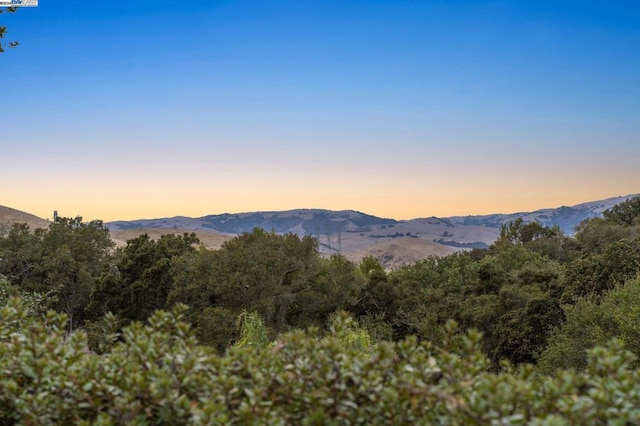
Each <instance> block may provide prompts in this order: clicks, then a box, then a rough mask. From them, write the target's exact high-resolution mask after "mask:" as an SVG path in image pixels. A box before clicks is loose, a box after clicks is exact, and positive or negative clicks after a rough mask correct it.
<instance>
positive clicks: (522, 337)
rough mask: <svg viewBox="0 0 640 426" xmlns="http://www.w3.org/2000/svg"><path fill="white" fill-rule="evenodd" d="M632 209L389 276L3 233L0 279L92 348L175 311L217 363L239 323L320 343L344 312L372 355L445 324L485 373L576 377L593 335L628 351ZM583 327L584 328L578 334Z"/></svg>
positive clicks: (639, 246) (78, 226) (235, 252)
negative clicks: (382, 345)
mask: <svg viewBox="0 0 640 426" xmlns="http://www.w3.org/2000/svg"><path fill="white" fill-rule="evenodd" d="M638 204H639V202H638V199H631V200H629V201H628V202H625V203H623V204H621V205H619V206H616V207H614V208H613V209H611V210H609V211H607V212H605V214H604V215H603V217H602V218H597V219H591V220H587V221H585V222H583V223H582V224H581V225H580V226H579V227H578V229H577V233H576V235H575V237H570V236H566V235H563V234H562V232H561V231H560V230H559V229H558V228H546V227H544V226H542V225H540V224H537V223H528V224H525V223H524V222H522V221H516V222H513V223H511V224H507V225H504V226H503V227H502V228H501V231H500V237H499V238H498V240H497V241H496V243H495V244H494V245H493V246H491V247H489V248H488V249H476V250H473V251H469V252H459V253H456V254H453V255H450V256H447V257H443V258H435V257H434V258H429V259H426V260H423V261H419V262H416V263H414V264H411V265H407V266H404V267H402V268H399V269H397V270H393V271H385V270H384V268H383V267H382V266H381V265H380V262H379V261H377V260H376V259H375V258H372V257H367V258H364V259H363V260H362V261H361V262H360V263H358V264H356V263H353V262H350V261H349V260H347V259H346V258H345V257H343V256H340V255H333V256H330V257H323V256H321V255H320V253H319V251H318V246H317V241H316V240H315V239H313V238H311V237H299V236H297V235H293V234H287V235H278V234H275V233H274V232H266V231H264V230H262V229H254V230H253V231H252V232H248V233H245V234H242V235H240V236H238V237H236V238H233V239H231V240H229V241H227V242H226V243H225V244H223V246H222V247H221V248H220V249H218V250H209V249H207V248H205V247H204V246H201V245H198V244H199V242H198V240H197V238H196V237H195V235H193V234H183V235H178V236H176V235H165V236H163V237H161V238H159V239H157V240H153V239H151V238H150V237H149V236H147V235H141V236H139V237H137V238H134V239H131V240H129V241H128V242H127V244H126V245H125V246H123V247H121V248H118V249H114V246H113V243H112V242H111V240H110V239H109V233H108V230H107V229H106V228H105V227H104V226H103V224H102V223H101V222H99V221H95V222H90V223H83V222H82V221H81V219H80V218H75V219H69V218H59V219H58V220H56V222H55V223H52V224H51V225H50V227H49V228H48V229H44V230H35V231H32V230H30V229H29V228H28V227H27V226H26V225H21V224H16V225H14V226H13V227H11V228H8V229H4V230H3V232H2V233H1V234H0V274H1V275H2V276H3V277H5V278H4V279H5V280H7V281H8V282H9V283H10V286H11V288H13V289H17V291H20V292H27V293H32V294H40V295H44V298H43V299H42V300H43V303H44V304H45V305H46V307H48V308H53V309H55V310H57V311H59V312H63V313H65V314H66V315H68V317H69V322H68V325H69V331H71V330H74V329H76V328H78V327H81V328H85V329H86V330H87V332H88V333H89V337H90V342H91V345H98V343H99V342H103V341H104V339H103V338H101V337H100V336H101V333H102V334H104V333H106V330H107V329H109V327H107V325H106V324H105V323H104V319H103V315H104V314H105V313H107V312H110V313H112V314H113V317H112V320H113V321H112V324H115V325H116V329H119V328H122V327H124V326H125V325H127V324H130V323H132V322H136V321H144V320H146V319H147V318H149V317H150V316H152V315H153V313H154V312H155V311H157V310H161V309H172V307H174V306H176V305H177V304H186V305H187V306H188V310H187V311H186V317H185V318H186V319H187V320H188V321H189V323H190V324H191V326H192V327H193V330H194V333H195V336H196V337H197V338H198V339H199V341H200V342H201V343H203V344H207V345H211V346H213V347H214V348H215V349H216V350H217V351H218V352H219V353H224V352H225V351H226V350H227V349H228V348H229V347H230V346H231V345H233V343H234V342H236V341H238V339H241V335H240V333H241V329H240V328H238V325H237V319H238V318H239V317H243V318H248V317H251V318H254V317H255V318H259V319H260V321H261V324H263V325H264V327H265V333H266V336H268V338H269V339H276V338H277V336H279V335H280V334H281V333H283V332H287V331H290V330H294V329H300V328H307V327H316V328H317V330H319V331H326V330H328V329H329V328H330V321H331V318H333V317H334V316H335V313H336V312H338V311H343V310H344V311H348V312H350V313H351V314H352V315H353V317H354V319H355V320H357V321H358V322H359V324H360V326H361V327H362V328H363V330H366V332H367V333H368V335H369V336H370V338H371V339H373V341H374V342H381V341H384V340H395V341H399V340H402V339H405V338H407V337H409V336H411V335H413V336H416V337H417V338H418V339H420V340H423V341H431V342H432V343H433V344H435V345H439V344H442V342H444V340H445V338H446V335H445V333H444V329H445V324H447V321H449V320H455V321H456V322H457V324H458V325H459V327H460V330H468V329H476V330H478V331H480V332H481V333H482V334H483V336H484V337H483V339H482V343H481V348H482V350H483V352H484V354H485V355H486V356H487V357H488V359H489V360H490V361H491V364H492V366H493V367H492V368H498V365H499V364H500V362H502V361H504V360H507V361H510V362H512V363H514V364H527V363H532V364H537V363H538V362H540V363H541V368H543V369H544V371H547V372H550V371H553V370H554V369H555V368H561V367H565V366H572V367H576V368H582V367H584V366H585V365H586V355H585V354H586V350H587V349H589V348H590V347H592V346H593V345H595V344H603V343H605V341H606V339H605V338H604V337H605V336H606V337H611V336H617V337H619V338H620V339H622V341H624V342H625V343H626V344H627V345H628V347H629V349H631V350H632V351H634V353H638V352H639V351H640V344H637V342H635V340H636V337H635V335H634V334H633V329H632V327H631V326H630V325H629V323H628V322H624V321H623V320H624V319H625V318H635V315H636V314H637V313H636V312H635V310H636V308H635V307H634V306H635V305H634V303H635V302H634V303H631V302H629V301H633V300H635V299H634V297H635V290H634V288H635V287H634V285H636V284H637V279H638V270H639V267H640V235H639V233H638V227H639V225H638V221H639V219H638V217H639V215H638V211H639V209H638ZM614 307H615V309H614ZM616 309H617V310H618V313H617V314H616V315H613V312H614V311H615V310H616ZM587 319H589V320H590V321H591V323H592V324H593V326H589V325H586V326H584V327H582V329H581V326H580V324H587ZM607 324H608V325H607ZM112 331H113V330H112ZM116 331H117V330H116ZM110 332H111V331H110ZM572 348H573V349H572ZM94 349H96V350H98V348H97V346H96V347H95V348H94ZM639 355H640V353H639Z"/></svg>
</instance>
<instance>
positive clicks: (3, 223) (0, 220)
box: [0, 206, 50, 231]
mask: <svg viewBox="0 0 640 426" xmlns="http://www.w3.org/2000/svg"><path fill="white" fill-rule="evenodd" d="M14 223H26V224H27V225H29V227H30V228H31V229H36V228H48V227H49V223H50V222H49V221H48V220H44V219H42V218H39V217H38V216H34V215H32V214H30V213H25V212H23V211H20V210H16V209H12V208H10V207H4V206H0V231H1V230H2V228H3V227H4V228H7V227H10V226H11V225H12V224H14Z"/></svg>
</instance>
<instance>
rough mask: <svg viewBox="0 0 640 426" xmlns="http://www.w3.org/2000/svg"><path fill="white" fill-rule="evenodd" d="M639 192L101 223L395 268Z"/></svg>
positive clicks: (565, 223) (565, 221)
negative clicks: (414, 209) (270, 240)
mask: <svg viewBox="0 0 640 426" xmlns="http://www.w3.org/2000/svg"><path fill="white" fill-rule="evenodd" d="M636 196H638V195H626V196H618V197H612V198H607V199H605V200H599V201H592V202H587V203H582V204H578V205H574V206H570V207H569V206H562V207H558V208H547V209H541V210H536V211H533V212H520V213H507V214H500V213H496V214H489V215H477V216H451V217H435V216H431V217H425V218H416V219H410V220H395V219H389V218H380V217H376V216H372V215H369V214H366V213H361V212H358V211H354V210H342V211H332V210H323V209H297V210H288V211H279V212H276V211H272V212H252V213H235V214H231V213H225V214H219V215H208V216H203V217H199V218H190V217H185V216H177V217H171V218H160V219H142V220H132V221H114V222H108V223H106V226H107V227H108V228H109V230H110V231H111V235H112V238H113V239H114V241H116V243H117V244H118V245H123V244H125V242H126V240H128V239H130V238H134V237H135V236H137V235H140V234H142V233H148V234H149V235H150V236H151V237H158V236H159V235H161V234H164V233H176V232H196V234H197V235H198V237H199V238H200V239H201V241H202V242H203V243H204V244H205V245H207V246H208V247H210V248H218V247H220V245H221V244H222V243H223V242H224V241H226V240H227V239H229V238H232V237H233V236H235V235H238V234H241V233H244V232H249V231H251V230H252V229H253V228H256V227H257V228H262V229H265V230H267V231H274V232H276V233H294V234H296V235H299V236H304V235H310V236H313V237H315V238H317V239H318V241H319V247H320V251H321V252H322V253H325V254H331V253H342V254H344V255H345V256H347V257H348V258H350V259H352V260H356V261H357V260H359V259H361V258H362V257H364V256H367V255H373V256H375V257H377V258H379V259H380V260H381V261H382V262H383V263H384V264H385V266H387V267H389V268H393V267H397V266H400V265H402V264H406V263H412V262H415V261H417V260H420V259H423V258H426V257H428V256H432V255H435V256H444V255H447V254H450V253H453V252H455V251H459V250H464V249H470V248H483V247H488V246H489V245H490V244H492V243H493V242H494V241H495V240H496V238H497V237H498V235H499V232H500V227H501V226H502V225H503V224H506V223H509V222H511V221H514V220H516V219H518V218H522V219H523V220H524V221H525V222H532V221H536V222H538V223H540V224H542V225H545V226H554V225H558V226H559V227H560V228H561V229H562V230H563V231H564V232H565V233H566V234H569V235H571V234H572V233H573V232H574V230H575V226H576V225H577V224H579V223H580V222H582V221H583V220H585V219H589V218H592V217H598V216H601V215H602V212H603V211H605V210H607V209H609V208H611V207H613V206H614V205H616V204H618V203H620V202H622V201H625V200H627V199H629V198H633V197H636ZM19 213H22V212H19V211H17V210H14V209H9V208H6V207H1V206H0V223H2V222H17V221H25V222H28V223H30V225H31V226H32V227H36V226H46V224H47V223H48V222H46V221H45V220H43V219H39V218H37V217H35V216H33V215H29V214H27V213H23V214H24V215H25V216H24V217H23V220H18V219H19V218H20V217H21V216H20V214H19ZM27 219H28V220H27Z"/></svg>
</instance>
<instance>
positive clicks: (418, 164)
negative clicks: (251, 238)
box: [0, 0, 640, 221]
mask: <svg viewBox="0 0 640 426" xmlns="http://www.w3.org/2000/svg"><path fill="white" fill-rule="evenodd" d="M0 25H6V26H7V27H8V34H7V37H8V38H7V40H6V41H10V40H18V41H19V42H20V43H21V45H20V46H19V47H18V48H17V49H12V50H9V51H7V53H4V54H1V55H0V71H1V72H2V76H3V84H2V88H1V89H0V104H1V105H2V119H1V121H0V205H4V206H7V207H12V208H16V209H20V210H24V211H27V212H30V213H33V214H36V215H38V216H40V217H44V218H50V217H51V216H52V212H53V210H54V209H57V210H58V212H59V213H60V214H61V215H64V216H76V215H82V216H83V217H84V218H85V219H103V220H105V221H110V220H117V219H138V218H157V217H167V216H175V215H185V216H203V215H206V214H218V213H224V212H246V211H258V210H260V211H265V210H287V209H293V208H327V209H334V210H341V209H354V210H359V211H363V212H366V213H369V214H374V215H377V216H383V217H392V218H396V219H409V218H416V217H425V216H432V215H436V216H450V215H458V214H482V213H497V212H502V213H506V212H514V211H526V210H535V209H539V208H545V207H558V206H560V205H572V204H577V203H580V202H584V201H591V200H597V199H601V198H608V197H612V196H617V195H627V194H632V193H640V2H638V1H637V0H631V1H624V0H620V1H611V2H608V1H601V0H598V1H586V0H583V1H562V0H560V1H545V0H540V1H527V2H524V1H515V0H514V1H444V0H440V1H436V0H433V1H431V0H323V1H313V0H309V1H306V0H289V1H270V0H254V1H248V0H246V1H244V0H236V1H234V0H228V1H215V0H208V1H207V0H189V1H184V2H176V1H165V0H131V1H120V2H108V1H97V0H95V1H79V0H65V1H64V2H59V1H55V2H54V1H51V0H40V6H39V7H37V8H24V9H21V10H19V11H18V12H17V13H16V14H11V15H7V14H2V15H0Z"/></svg>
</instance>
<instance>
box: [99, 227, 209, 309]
mask: <svg viewBox="0 0 640 426" xmlns="http://www.w3.org/2000/svg"><path fill="white" fill-rule="evenodd" d="M198 243H199V240H198V239H197V238H196V236H195V234H193V233H191V234H187V233H185V234H183V235H181V236H176V235H173V234H168V235H162V236H161V237H160V238H159V239H158V240H157V241H154V240H152V239H151V238H150V237H149V236H148V235H147V234H143V235H140V236H139V237H136V238H133V239H131V240H128V241H127V245H126V246H125V247H123V248H121V249H119V250H118V252H117V253H116V255H115V262H114V263H113V264H112V267H111V268H110V269H109V271H108V272H107V273H106V274H104V275H103V276H102V277H101V279H100V282H99V283H98V284H97V285H96V286H95V289H94V290H93V292H92V294H91V299H92V300H91V306H90V310H91V311H92V314H93V316H94V318H99V317H100V316H102V315H103V314H104V313H106V312H113V313H115V314H116V315H117V316H118V317H120V318H122V319H124V320H127V321H136V320H138V321H141V320H145V319H146V318H148V317H149V316H150V315H151V314H152V313H153V312H154V311H155V310H158V309H164V308H165V307H166V306H167V298H168V296H169V293H170V291H171V289H172V287H173V283H174V279H173V275H172V274H171V270H172V267H173V262H174V259H176V258H178V257H180V256H183V255H185V254H187V253H193V252H194V251H195V248H194V247H193V245H194V244H198Z"/></svg>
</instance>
